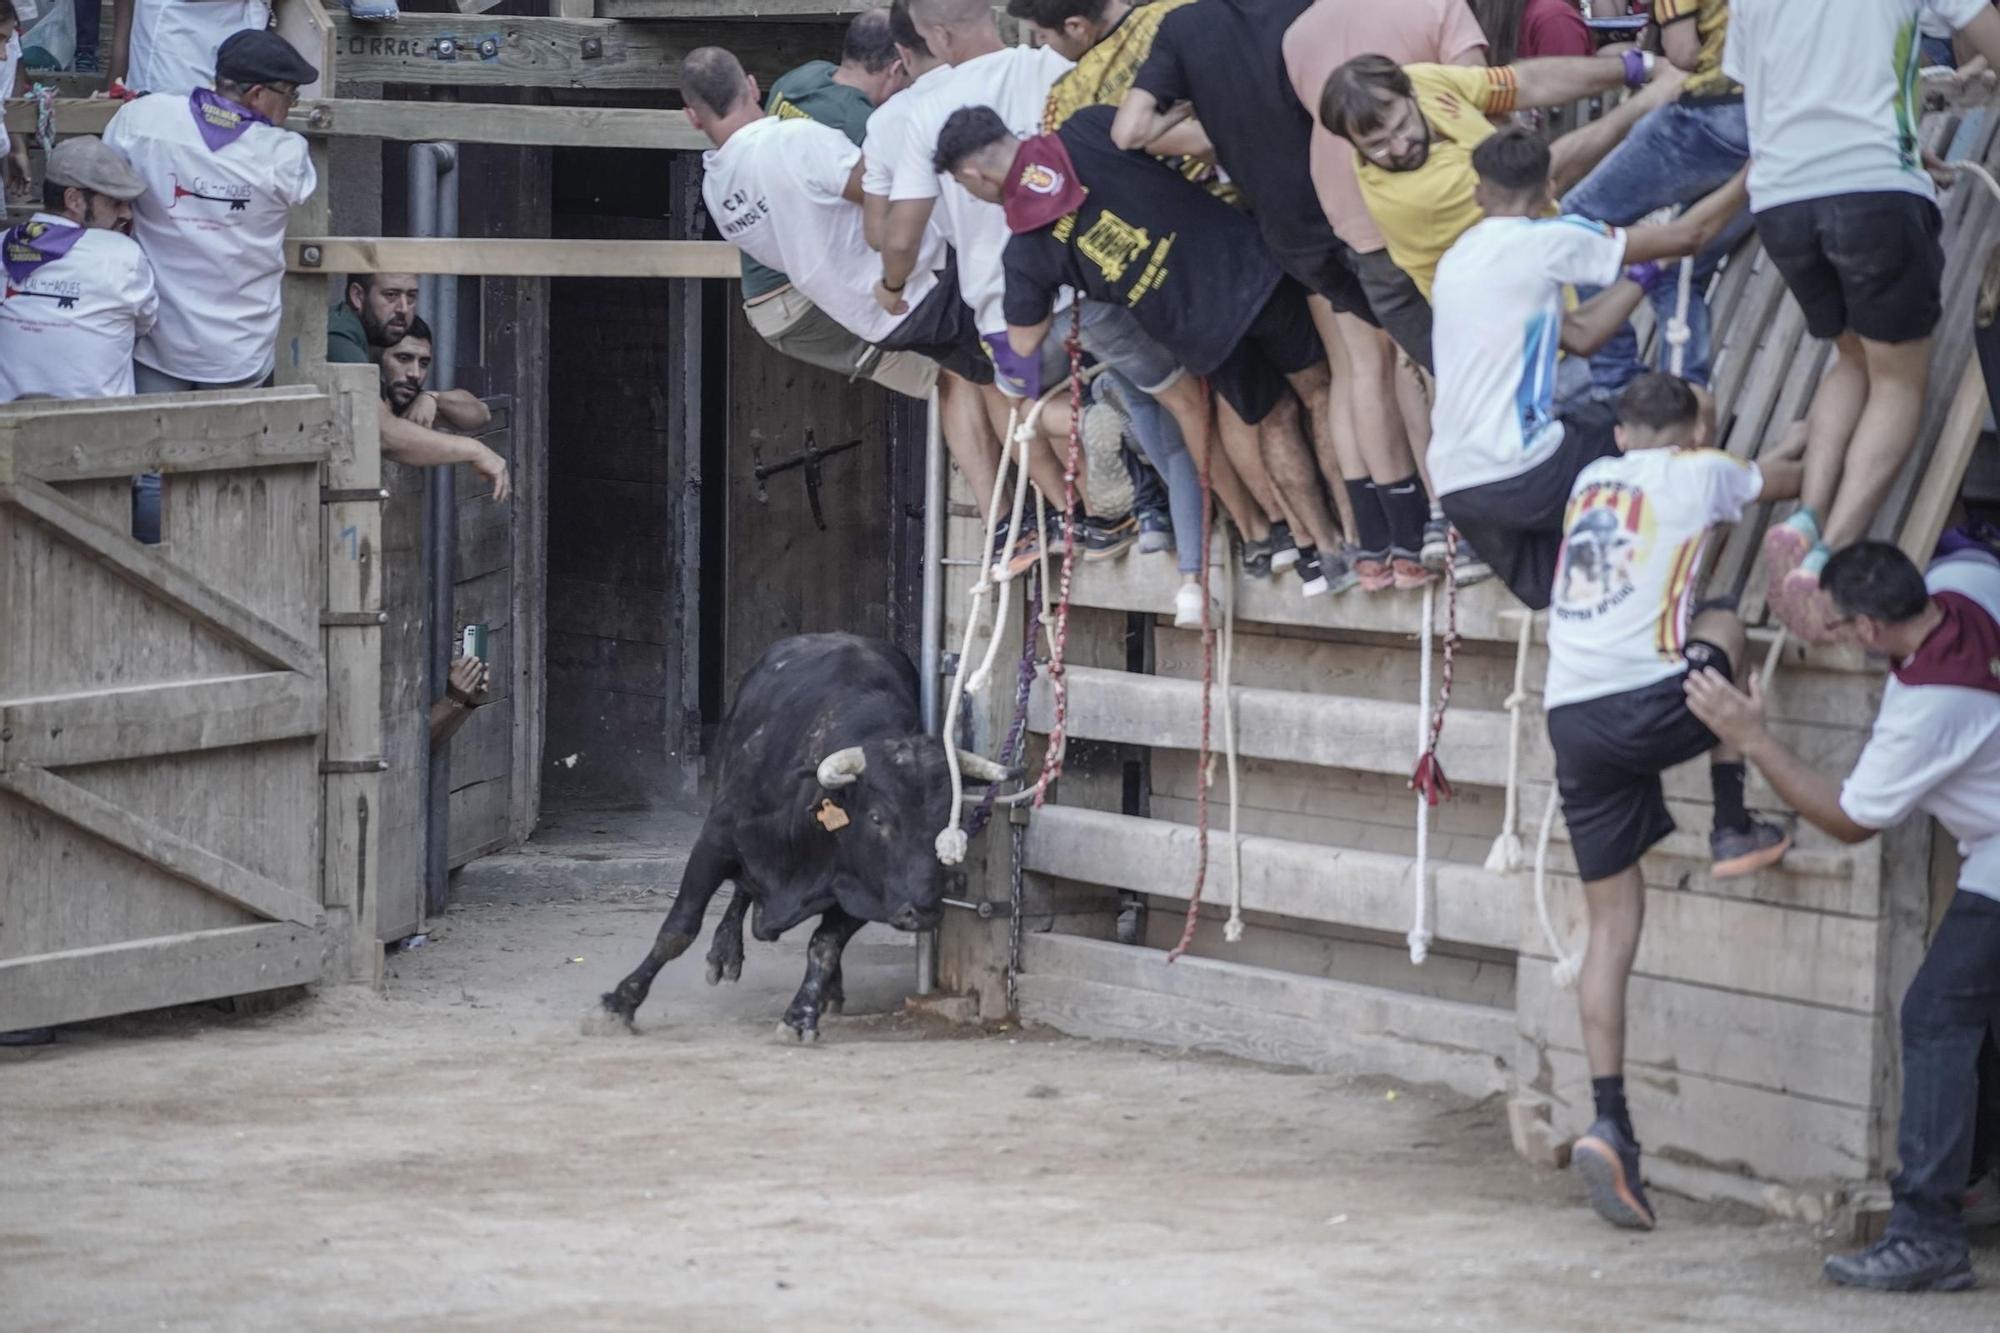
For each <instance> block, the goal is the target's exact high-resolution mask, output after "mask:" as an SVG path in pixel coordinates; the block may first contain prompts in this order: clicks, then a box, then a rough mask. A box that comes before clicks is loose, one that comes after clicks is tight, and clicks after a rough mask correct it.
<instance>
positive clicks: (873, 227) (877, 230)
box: [861, 193, 889, 253]
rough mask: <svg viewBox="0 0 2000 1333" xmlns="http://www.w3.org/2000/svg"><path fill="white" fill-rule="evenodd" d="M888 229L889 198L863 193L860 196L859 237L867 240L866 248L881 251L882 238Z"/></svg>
mask: <svg viewBox="0 0 2000 1333" xmlns="http://www.w3.org/2000/svg"><path fill="white" fill-rule="evenodd" d="M888 229H889V200H888V198H887V196H884V195H879V194H867V193H864V194H862V196H861V239H862V240H864V241H866V242H868V248H869V249H870V250H874V251H876V252H877V253H880V252H881V249H882V241H883V238H884V237H886V236H887V235H888Z"/></svg>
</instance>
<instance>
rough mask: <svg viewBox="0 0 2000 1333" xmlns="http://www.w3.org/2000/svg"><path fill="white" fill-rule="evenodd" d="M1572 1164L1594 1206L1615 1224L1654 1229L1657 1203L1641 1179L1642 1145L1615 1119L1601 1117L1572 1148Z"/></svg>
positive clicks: (1643, 1229)
mask: <svg viewBox="0 0 2000 1333" xmlns="http://www.w3.org/2000/svg"><path fill="white" fill-rule="evenodd" d="M1569 1164H1570V1165H1571V1166H1573V1167H1575V1168H1576V1170H1577V1174H1579V1175H1581V1176H1582V1177H1583V1187H1584V1189H1585V1191H1586V1192H1588V1194H1589V1195H1590V1206H1591V1207H1592V1208H1595V1209H1596V1210H1597V1215H1598V1216H1599V1217H1601V1218H1603V1219H1604V1220H1605V1221H1607V1222H1609V1223H1611V1224H1612V1225H1613V1226H1619V1227H1630V1228H1633V1229H1635V1230H1639V1231H1651V1230H1652V1229H1653V1205H1652V1204H1650V1203H1648V1202H1647V1201H1646V1187H1645V1186H1644V1185H1642V1184H1641V1183H1640V1181H1639V1145H1638V1144H1636V1143H1634V1142H1633V1141H1632V1138H1631V1136H1630V1135H1629V1134H1627V1133H1625V1131H1624V1130H1622V1129H1620V1128H1619V1127H1618V1122H1617V1121H1615V1120H1610V1119H1604V1120H1599V1121H1598V1122H1597V1123H1596V1124H1594V1125H1592V1126H1591V1127H1590V1128H1589V1130H1587V1131H1586V1132H1585V1133H1584V1136H1583V1137H1582V1138H1580V1139H1578V1140H1577V1141H1576V1143H1575V1144H1574V1146H1572V1147H1571V1148H1570V1154H1569Z"/></svg>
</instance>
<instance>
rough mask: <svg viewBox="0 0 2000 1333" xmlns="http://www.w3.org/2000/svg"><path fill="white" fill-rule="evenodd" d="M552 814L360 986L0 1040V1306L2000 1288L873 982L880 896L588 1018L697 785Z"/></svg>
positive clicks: (1331, 1310) (553, 1318) (899, 1312)
mask: <svg viewBox="0 0 2000 1333" xmlns="http://www.w3.org/2000/svg"><path fill="white" fill-rule="evenodd" d="M552 823H553V827H551V828H550V829H548V830H547V831H546V833H545V835H544V838H543V839H542V840H541V841H539V842H538V843H537V844H534V845H532V846H531V848H530V849H529V852H528V853H527V854H523V855H515V856H510V857H504V858H495V859H494V860H492V861H489V862H486V863H482V864H481V865H480V866H476V867H474V868H473V869H472V871H470V872H468V875H467V879H466V883H465V885H464V886H463V892H464V896H465V901H464V903H463V905H462V906H460V907H458V908H456V909H455V910H454V911H453V912H452V913H451V914H450V915H449V916H448V917H447V918H446V919H445V921H444V922H442V923H441V924H440V925H439V926H438V928H437V929H436V931H435V932H434V933H433V935H432V936H431V939H430V942H429V944H428V947H425V948H423V949H420V950H417V951H414V952H407V953H400V954H397V955H395V956H393V957H392V958H391V959H390V967H389V972H390V975H389V979H388V983H387V985H386V987H385V988H384V990H383V992H382V993H380V994H374V993H370V992H368V991H365V990H358V989H354V988H347V989H341V990H332V991H328V992H325V993H322V994H320V995H318V996H316V997H314V998H311V999H307V1000H303V1001H300V1002H298V1003H295V1004H292V1005H289V1006H287V1007H285V1008H283V1009H281V1010H279V1011H277V1012H274V1013H268V1014H263V1015H257V1016H242V1015H229V1014H224V1013H222V1012H219V1011H218V1010H216V1009H213V1008H208V1007H204V1008H201V1009H188V1010H180V1011H175V1012H172V1013H167V1014H162V1015H152V1016H146V1017H141V1018H136V1019H126V1020H119V1021H116V1022H110V1023H101V1024H92V1025H87V1026H84V1027H80V1028H73V1029H67V1030H65V1031H64V1033H63V1034H62V1038H61V1040H60V1041H59V1042H58V1043H57V1044H55V1045H53V1046H48V1047H43V1048H40V1049H37V1050H34V1051H31V1052H6V1053H0V1329H5V1330H9V1333H19V1331H22V1330H40V1329H97V1328H101V1329H116V1330H123V1329H136V1328H171V1329H183V1328H187V1329H259V1330H261V1329H354V1328H372V1327H386V1326H391V1325H398V1326H402V1327H408V1328H421V1329H595V1328H610V1329H625V1328H631V1329H640V1328H645V1329H673V1330H710V1329H716V1330H723V1329H727V1330H739V1329H749V1328H801V1329H803V1328H811V1329H814V1330H822V1329H829V1328H839V1329H845V1328H877V1329H950V1330H973V1329H1025V1328H1084V1327H1096V1328H1110V1329H1161V1328H1170V1327H1171V1328H1218V1327H1220V1328H1242V1329H1365V1330H1378V1329H1404V1328H1409V1329H1431V1328H1448V1329H1458V1328H1467V1329H1499V1328H1506V1329H1512V1328H1543V1329H1579V1330H1582V1329H1589V1330H1596V1329H1602V1328H1606V1327H1646V1328H1685V1329H1703V1330H1706V1329H1720V1328H1729V1329H1752V1328H1755V1329H1799V1330H1814V1331H1815V1333H1817V1331H1818V1330H1825V1329H1832V1328H1839V1329H1873V1328H1881V1329H1898V1330H1928V1329H1939V1330H1942V1329H1985V1330H1991V1329H1995V1328H2000V1251H1996V1248H1995V1247H1994V1246H1993V1245H1991V1244H1988V1245H1987V1246H1986V1247H1984V1248H1983V1249H1982V1251H1981V1252H1980V1253H1979V1254H1978V1255H1977V1256H1976V1262H1977V1263H1978V1264H1979V1265H1980V1267H1981V1268H1982V1269H1983V1271H1984V1274H1985V1276H1986V1279H1987V1281H1988V1282H1989V1283H1991V1284H1993V1286H1992V1287H1990V1288H1989V1289H1988V1290H1985V1291H1979V1292H1973V1293H1969V1294H1966V1295H1960V1296H1927V1297H1889V1296H1873V1295H1863V1294H1856V1293H1849V1292H1842V1291H1837V1290H1834V1289H1831V1288H1829V1287H1827V1286H1826V1285H1824V1284H1823V1283H1822V1282H1821V1280H1820V1278H1819V1262H1820V1258H1821V1256H1822V1254H1823V1253H1824V1252H1825V1251H1824V1245H1823V1242H1822V1241H1821V1240H1820V1239H1819V1238H1817V1237H1816V1236H1814V1235H1813V1234H1812V1233H1811V1232H1810V1231H1808V1230H1805V1229H1802V1228H1796V1227H1785V1226H1776V1225H1760V1224H1758V1223H1757V1221H1756V1220H1755V1219H1754V1218H1752V1217H1750V1216H1749V1215H1748V1214H1747V1213H1742V1212H1739V1211H1734V1210H1725V1209H1717V1208H1711V1207H1702V1206H1698V1205H1695V1204H1691V1203H1688V1202H1686V1201H1684V1200H1678V1199H1674V1198H1665V1199H1663V1200H1661V1205H1662V1206H1661V1211H1662V1214H1663V1219H1662V1225H1661V1229H1660V1230H1659V1231H1658V1232H1657V1233H1655V1234H1653V1235H1650V1236H1643V1237H1635V1236H1631V1235H1628V1234H1623V1233H1618V1232H1614V1231H1612V1230H1610V1229H1608V1228H1606V1227H1604V1226H1603V1225H1601V1224H1600V1223H1599V1222H1597V1221H1596V1219H1595V1218H1594V1217H1592V1216H1591V1215H1590V1214H1589V1213H1588V1212H1587V1211H1586V1210H1585V1209H1583V1208H1582V1207H1581V1206H1580V1203H1579V1199H1580V1191H1579V1190H1578V1188H1577V1186H1576V1183H1575V1182H1574V1181H1573V1180H1570V1179H1567V1178H1565V1177H1564V1176H1562V1175H1558V1174H1544V1173H1539V1172H1536V1171H1533V1170H1531V1169H1529V1168H1528V1167H1527V1166H1525V1165H1523V1164H1522V1163H1521V1162H1519V1161H1518V1160H1517V1159H1516V1158H1515V1157H1514V1155H1513V1153H1512V1151H1511V1150H1510V1148H1509V1146H1508V1141H1507V1134H1506V1129H1505V1125H1504V1122H1503V1114H1502V1112H1501V1109H1500V1108H1499V1106H1497V1105H1496V1104H1493V1103H1490V1102H1489V1103H1481V1104H1477V1105H1472V1104H1467V1103H1464V1102H1462V1101H1457V1100H1453V1099H1450V1098H1447V1097H1442V1096H1437V1095H1432V1094H1429V1093H1425V1092H1422V1091H1417V1090H1411V1089H1404V1088H1396V1087H1394V1086H1392V1085H1389V1084H1386V1083H1379V1082H1372V1081H1365V1080H1364V1081H1343V1080H1339V1079H1333V1078H1325V1077H1318V1076H1309V1075H1302V1074H1294V1073H1287V1072H1283V1071H1278V1070H1271V1069H1264V1068H1259V1067H1255V1066H1251V1065H1246V1064H1241V1063H1237V1062H1232V1061H1226V1060H1217V1059H1208V1058H1188V1057H1183V1056H1179V1055H1175V1054H1171V1053H1163V1052H1158V1051H1152V1050H1146V1049H1141V1048H1136V1047H1128V1046H1120V1045H1106V1044H1092V1043H1084V1042H1075V1041H1069V1040H1063V1039H1059V1038H1055V1037H1053V1036H1051V1035H1049V1034H1046V1033H1037V1032H1032V1031H1031V1032H1026V1033H1024V1032H1020V1031H998V1032H987V1033H983V1034H981V1033H968V1031H967V1030H964V1029H958V1028H951V1027H947V1026H944V1025H942V1024H941V1023H939V1022H937V1021H936V1020H933V1019H928V1018H917V1017H912V1016H908V1015H904V1014H902V1013H900V1012H899V1006H900V1004H901V1001H902V1000H903V998H904V995H905V993H906V991H907V989H908V986H909V983H910V978H911V974H912V951H911V949H910V948H909V947H908V945H907V943H905V942H898V941H893V940H890V939H888V938H886V937H883V936H881V935H880V934H879V933H878V928H870V930H869V931H867V932H864V933H863V934H862V935H861V936H860V937H859V938H858V939H857V941H856V942H855V945H854V947H853V948H851V949H850V951H849V953H848V956H847V957H848V961H847V969H846V976H847V992H848V996H849V1005H850V1010H851V1011H852V1012H851V1016H849V1017H846V1018H833V1019H829V1020H828V1021H827V1025H826V1038H825V1040H824V1041H822V1042H821V1043H820V1044H819V1045H818V1046H817V1047H812V1048H800V1047H795V1046H781V1045H779V1044H777V1043H776V1042H774V1041H773V1040H772V1037H771V1033H772V1030H773V1028H774V1027H775V1025H776V1020H777V1016H778V1014H779V1013H780V1012H781V1010H782V1009H783V1007H784V1004H785V1001H786V999H787V998H788V997H789V995H790V992H791V991H792V989H793V988H794V987H795V986H796V984H797V982H798V978H799V975H800V966H801V964H800V954H801V949H802V944H803V934H801V936H800V937H799V938H796V939H793V940H788V941H785V942H784V943H783V944H782V945H780V946H769V945H759V944H757V943H755V942H754V941H753V942H752V943H751V945H750V957H749V963H748V966H747V967H746V969H745V971H744V976H743V980H742V982H741V983H740V984H738V985H736V986H734V987H729V986H724V987H720V988H717V989H709V988H708V987H707V986H705V985H704V984H703V978H702V968H701V962H700V959H699V957H697V956H694V955H690V956H689V957H688V958H686V959H683V960H682V961H681V962H680V963H678V964H676V965H675V966H673V967H670V968H669V969H668V970H667V972H665V973H663V974H662V978H661V982H660V984H659V985H658V986H657V987H656V988H655V990H654V993H653V998H652V1000H651V1001H650V1002H649V1003H648V1005H647V1007H646V1008H645V1009H643V1010H642V1011H641V1014H640V1018H641V1030H640V1032H639V1033H638V1035H636V1036H626V1037H616V1038H586V1037H583V1036H581V1035H579V1032H578V1018H579V1016H580V1015H581V1014H582V1013H583V1012H584V1010H585V1008H586V1007H587V1006H588V1005H589V1004H590V1003H591V1002H592V1000H593V998H594V997H595V996H596V995H597V993H598V992H599V991H601V990H604V989H606V988H607V987H608V986H610V985H611V984H612V983H613V982H615V981H616V980H617V979H618V978H619V977H620V976H621V975H623V974H624V972H625V971H626V970H627V969H628V968H629V967H630V965H631V964H632V963H633V962H635V961H636V960H637V959H638V957H639V956H640V955H641V953H642V952H643V951H644V949H645V947H646V945H647V943H648V942H649V941H650V939H651V937H652V934H653V932H654V930H655V928H656V927H657V926H658V924H659V920H660V918H661V916H662V914H663V912H664V910H665V900H664V898H663V897H661V896H660V892H659V891H660V890H661V889H663V888H665V887H667V886H669V885H670V884H671V882H672V876H673V873H674V872H675V871H676V869H677V866H676V856H675V854H676V852H677V850H684V848H685V845H686V839H687V837H688V835H689V834H690V833H691V831H692V828H693V823H692V821H691V820H690V819H688V818H686V817H682V816H662V817H654V818H652V819H651V820H650V821H642V823H643V825H644V826H643V827H637V826H634V825H632V824H631V823H630V821H628V822H627V824H626V825H625V826H615V822H614V821H611V820H608V819H597V818H592V817H586V816H577V817H574V818H568V819H565V818H563V817H558V818H557V819H555V820H554V821H552ZM698 947H699V946H698Z"/></svg>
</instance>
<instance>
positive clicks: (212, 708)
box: [0, 671, 326, 769]
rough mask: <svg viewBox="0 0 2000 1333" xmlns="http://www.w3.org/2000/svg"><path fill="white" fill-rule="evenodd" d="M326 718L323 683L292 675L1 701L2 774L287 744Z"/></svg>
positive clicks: (313, 730) (312, 730) (277, 673)
mask: <svg viewBox="0 0 2000 1333" xmlns="http://www.w3.org/2000/svg"><path fill="white" fill-rule="evenodd" d="M325 716H326V687H325V685H324V683H323V682H321V681H320V680H319V679H317V678H315V677H311V676H301V675H298V674H296V673H294V672H290V671H272V672H266V673H262V674H257V675H243V676H222V677H217V678H214V679H211V680H184V681H173V682H171V683H169V684H165V685H133V686H127V687H125V688H123V689H95V690H84V691H81V692H79V693H76V694H65V695H51V696H46V697H43V698H36V699H10V700H0V769H5V768H17V767H19V766H21V765H23V764H38V765H40V766H42V767H44V768H59V767H63V766H66V765H69V764H94V763H101V762H104V761H106V760H111V759H139V758H144V757H146V756H149V755H160V754H181V753H184V752H186V751H189V750H212V749H218V748H220V747H222V746H225V745H254V744H256V743H258V742H260V741H276V740H289V739H291V738H293V737H295V736H312V735H317V734H318V732H319V730H320V728H321V726H322V725H323V723H324V719H325Z"/></svg>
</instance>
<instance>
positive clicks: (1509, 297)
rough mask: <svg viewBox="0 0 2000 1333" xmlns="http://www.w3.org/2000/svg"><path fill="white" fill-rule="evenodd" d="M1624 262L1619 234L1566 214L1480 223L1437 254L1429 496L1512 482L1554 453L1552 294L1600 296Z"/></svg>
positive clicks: (1557, 302) (1557, 432)
mask: <svg viewBox="0 0 2000 1333" xmlns="http://www.w3.org/2000/svg"><path fill="white" fill-rule="evenodd" d="M1624 262H1625V233H1624V232H1622V231H1619V230H1618V229H1617V228H1615V227H1607V226H1605V225H1604V224H1603V223H1601V222H1589V221H1586V220H1585V219H1583V218H1579V217H1570V216H1563V217H1557V218H1487V219H1486V220H1484V221H1483V222H1480V223H1478V224H1477V225H1476V226H1473V227H1472V228H1470V229H1469V230H1467V231H1466V233H1465V234H1464V235H1463V236H1461V237H1459V238H1458V242H1457V243H1456V244H1455V245H1453V246H1452V247H1451V249H1449V250H1447V251H1446V252H1445V256H1444V258H1443V259H1441V260H1439V261H1438V267H1437V279H1436V281H1435V283H1434V284H1433V286H1432V288H1431V305H1432V308H1433V311H1434V314H1433V317H1432V321H1431V327H1432V333H1431V355H1432V357H1433V358H1434V360H1435V363H1436V367H1437V406H1436V407H1435V408H1434V409H1433V410H1432V412H1431V448H1430V456H1429V461H1430V471H1431V477H1432V479H1433V480H1434V481H1435V482H1436V483H1437V489H1438V492H1439V494H1450V493H1451V492H1453V491H1462V490H1466V489H1468V488H1470V487H1473V486H1484V485H1486V484H1487V483H1489V482H1495V481H1505V480H1506V479H1507V478H1509V477H1518V476H1520V475H1521V474H1522V473H1524V472H1527V471H1529V470H1530V469H1531V468H1533V467H1534V466H1535V465H1536V464H1537V463H1540V462H1541V461H1542V460H1543V459H1545V458H1547V457H1548V456H1549V455H1550V454H1552V453H1554V452H1555V450H1556V446H1557V445H1559V444H1561V443H1562V440H1563V427H1562V422H1560V421H1559V420H1557V419H1556V412H1555V396H1556V359H1557V356H1558V354H1559V353H1560V352H1561V350H1562V322H1563V288H1564V287H1565V286H1566V285H1572V284H1574V285H1579V286H1581V285H1584V284H1588V285H1590V286H1593V287H1608V286H1610V285H1611V284H1612V283H1613V282H1616V281H1617V280H1618V275H1619V271H1620V269H1621V268H1622V266H1623V265H1624Z"/></svg>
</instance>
